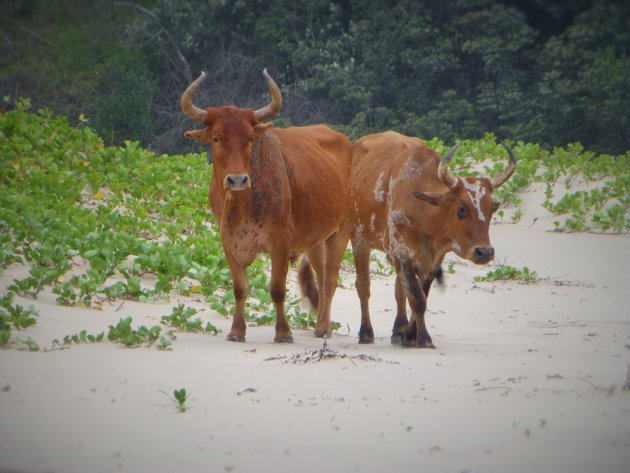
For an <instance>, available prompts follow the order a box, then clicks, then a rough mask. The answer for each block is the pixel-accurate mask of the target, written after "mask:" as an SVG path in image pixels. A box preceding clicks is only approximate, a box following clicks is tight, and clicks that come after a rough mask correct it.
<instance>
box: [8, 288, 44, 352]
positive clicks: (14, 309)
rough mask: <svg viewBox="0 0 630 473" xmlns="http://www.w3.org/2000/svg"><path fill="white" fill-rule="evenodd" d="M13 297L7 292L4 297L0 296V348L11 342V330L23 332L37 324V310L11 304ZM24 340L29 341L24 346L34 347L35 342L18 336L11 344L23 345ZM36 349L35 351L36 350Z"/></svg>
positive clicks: (11, 293)
mask: <svg viewBox="0 0 630 473" xmlns="http://www.w3.org/2000/svg"><path fill="white" fill-rule="evenodd" d="M14 297H15V295H14V294H13V292H7V293H6V294H5V295H4V296H0V346H6V345H8V344H9V343H10V342H11V341H12V340H11V335H12V332H11V330H12V329H17V330H23V329H25V328H28V327H30V326H32V325H35V324H36V323H37V319H36V318H35V317H36V316H37V315H38V314H37V310H36V309H35V308H34V307H33V306H29V307H27V308H24V307H22V306H21V305H18V304H13V298H14ZM26 340H29V341H28V342H27V343H26V344H27V345H30V346H29V349H31V347H34V346H35V345H37V344H35V342H32V343H31V341H30V338H29V339H27V338H25V337H24V336H18V337H17V338H16V339H15V340H13V342H16V343H17V344H22V345H23V344H24V343H25V341H26ZM33 344H34V345H33ZM38 349H39V347H37V349H36V350H38Z"/></svg>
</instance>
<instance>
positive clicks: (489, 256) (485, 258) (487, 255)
mask: <svg viewBox="0 0 630 473" xmlns="http://www.w3.org/2000/svg"><path fill="white" fill-rule="evenodd" d="M493 259H494V248H492V247H491V246H490V247H487V248H485V247H483V246H478V247H477V248H475V249H474V251H473V259H472V260H473V263H477V264H486V263H488V262H490V261H492V260H493Z"/></svg>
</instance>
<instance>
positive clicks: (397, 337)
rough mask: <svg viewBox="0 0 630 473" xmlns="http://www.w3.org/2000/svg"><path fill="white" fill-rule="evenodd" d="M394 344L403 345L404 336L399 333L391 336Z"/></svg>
mask: <svg viewBox="0 0 630 473" xmlns="http://www.w3.org/2000/svg"><path fill="white" fill-rule="evenodd" d="M391 341H392V345H397V346H401V345H402V344H403V336H402V335H401V334H399V333H395V334H394V335H392V338H391Z"/></svg>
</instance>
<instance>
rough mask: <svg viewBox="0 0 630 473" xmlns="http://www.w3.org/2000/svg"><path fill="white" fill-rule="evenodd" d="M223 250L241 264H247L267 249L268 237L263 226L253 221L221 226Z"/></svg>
mask: <svg viewBox="0 0 630 473" xmlns="http://www.w3.org/2000/svg"><path fill="white" fill-rule="evenodd" d="M221 242H222V244H223V250H224V251H225V252H226V253H229V254H230V255H232V256H233V257H234V259H236V261H237V263H238V264H240V265H241V266H249V265H250V264H251V263H252V262H253V261H254V259H255V258H256V256H258V255H259V254H260V253H262V252H265V251H266V252H268V251H269V247H270V245H269V243H270V237H269V235H268V233H267V232H265V231H264V228H263V227H262V226H261V225H260V224H257V223H255V222H253V221H249V220H247V221H244V222H241V223H239V224H238V225H229V224H228V225H224V226H223V228H221Z"/></svg>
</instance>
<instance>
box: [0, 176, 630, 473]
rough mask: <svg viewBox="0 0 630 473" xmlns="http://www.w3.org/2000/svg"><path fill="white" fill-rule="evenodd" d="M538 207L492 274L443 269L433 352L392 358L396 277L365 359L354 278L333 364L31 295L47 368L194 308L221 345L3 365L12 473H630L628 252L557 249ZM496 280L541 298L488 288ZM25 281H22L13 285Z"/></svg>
mask: <svg viewBox="0 0 630 473" xmlns="http://www.w3.org/2000/svg"><path fill="white" fill-rule="evenodd" d="M542 194H543V189H541V188H537V187H536V186H532V187H531V188H529V189H528V190H527V191H526V192H525V193H524V194H523V199H524V204H523V206H522V209H523V210H524V216H523V218H522V219H521V220H520V221H519V222H518V223H516V224H511V223H495V224H494V225H493V226H492V228H491V239H492V242H493V244H494V246H495V249H496V254H497V259H496V261H495V262H494V263H493V264H491V265H489V266H485V267H482V266H475V265H473V264H471V263H468V262H464V261H461V260H458V259H457V258H456V257H455V256H454V255H449V256H447V260H448V261H449V262H453V266H452V267H453V270H454V272H453V273H447V274H446V288H445V290H444V291H440V290H439V289H437V288H434V289H433V290H432V292H431V296H430V298H429V305H428V307H429V313H428V316H427V318H428V327H429V332H430V333H431V335H432V337H433V341H434V343H435V345H436V346H437V349H435V350H417V349H403V348H401V347H397V346H392V345H390V341H389V337H390V333H391V326H392V323H393V319H394V314H395V301H394V277H393V276H391V275H390V276H375V277H374V278H373V281H372V298H371V310H372V322H373V324H374V330H375V335H376V337H377V340H376V343H375V344H373V345H358V344H357V339H358V338H357V332H358V328H359V323H360V312H359V303H358V298H357V296H356V293H355V291H354V289H353V288H352V284H353V282H354V275H353V274H352V272H351V271H345V273H344V283H343V287H341V288H339V289H338V291H337V294H336V296H335V300H334V302H333V312H332V317H333V319H334V320H336V321H338V322H340V323H341V328H340V329H339V330H338V332H337V333H335V334H334V335H333V337H332V338H331V339H329V340H327V351H326V352H325V353H328V354H332V356H331V357H330V358H327V359H318V353H320V354H321V353H322V352H321V351H320V350H322V348H323V343H322V340H321V339H315V338H314V336H313V332H312V331H304V330H294V338H295V343H293V344H291V345H278V344H274V343H273V342H272V340H273V327H250V328H248V331H247V341H246V343H244V344H238V343H230V342H227V341H225V340H224V337H225V334H226V333H227V332H228V330H229V325H230V323H231V320H229V319H226V318H224V317H222V316H220V315H219V314H217V313H215V312H213V311H211V310H209V309H208V305H207V303H205V302H204V301H203V299H202V298H201V297H199V296H194V297H183V296H173V297H172V298H171V301H170V303H169V304H166V303H155V304H142V303H139V302H132V301H126V302H124V304H122V305H121V303H120V302H118V303H116V304H115V305H108V304H106V305H104V306H103V309H102V310H100V311H98V310H88V309H82V308H68V307H62V306H59V305H57V304H56V303H55V296H54V295H53V294H51V293H50V291H49V290H48V291H44V292H43V293H41V294H40V296H39V297H38V299H37V300H34V301H33V300H29V299H24V298H20V297H17V296H16V300H15V302H16V303H18V304H20V305H24V306H28V305H30V304H33V305H34V306H35V308H37V310H38V311H39V319H38V323H37V325H35V326H34V327H32V328H30V329H28V330H27V331H26V332H25V334H28V335H29V336H31V337H32V338H33V339H34V340H35V341H37V342H38V343H39V344H40V346H41V347H42V348H43V349H47V350H48V349H50V348H52V346H53V345H52V341H53V340H54V339H62V338H63V337H64V336H65V335H68V334H74V333H78V332H79V331H81V330H87V332H88V333H97V332H101V331H105V332H106V333H107V327H108V326H109V325H110V324H115V323H116V322H117V321H118V320H119V319H121V318H123V317H127V316H131V317H133V320H134V325H140V324H145V325H154V324H158V323H159V321H160V317H161V316H163V315H167V314H169V313H170V311H171V308H172V306H175V305H177V304H179V303H184V304H185V305H186V306H189V307H194V308H196V309H198V310H199V311H200V312H199V315H200V317H202V318H203V319H204V320H208V321H211V322H212V323H213V324H214V325H216V326H217V327H218V328H220V329H221V330H222V331H223V333H221V334H219V335H218V336H213V335H202V334H187V333H178V334H177V340H176V341H175V342H174V343H173V345H172V351H158V350H156V349H155V347H152V348H136V349H127V348H125V347H124V346H122V345H120V344H113V343H110V342H105V343H97V344H81V345H73V346H71V347H69V348H67V349H63V350H60V349H56V350H52V351H44V350H40V351H38V352H33V353H31V352H28V351H19V350H15V349H7V350H2V351H0V419H1V425H2V427H1V428H0V472H3V473H5V472H29V473H31V472H42V473H43V472H59V473H62V472H63V473H71V472H81V473H85V472H115V471H127V472H150V471H151V472H197V471H199V472H201V471H203V472H277V473H281V472H294V471H299V472H301V473H308V472H324V471H327V472H375V473H376V472H386V471H426V472H456V473H460V472H488V473H490V472H497V473H503V472H506V471H509V472H512V473H520V472H522V473H526V472H537V471H539V472H571V473H592V472H605V473H626V472H628V471H630V391H629V390H628V389H624V386H625V387H628V384H627V383H628V382H629V379H628V376H630V374H629V371H628V370H629V366H630V310H629V309H628V304H627V293H628V290H629V288H630V274H629V269H628V268H629V267H630V235H601V234H590V233H579V234H577V233H573V234H571V233H557V232H553V224H552V220H553V217H552V216H551V215H550V214H547V213H546V212H545V210H544V209H543V208H542V207H541V206H540V202H542V200H543V199H544V197H543V195H542ZM506 220H509V219H507V218H506ZM497 264H508V265H512V266H515V267H518V268H522V267H524V266H527V267H528V268H530V269H531V270H533V271H536V272H537V273H538V276H539V280H538V281H537V282H535V283H532V284H523V283H519V282H475V281H474V280H473V278H474V277H475V276H483V275H485V274H486V273H487V272H488V270H490V269H494V268H496V265H497ZM26 272H27V269H26V268H24V267H22V266H16V265H14V266H11V267H10V268H9V269H8V270H7V271H5V272H4V273H3V274H2V275H0V284H1V285H2V287H3V288H6V286H7V285H9V284H10V283H11V282H12V281H13V278H16V277H20V276H23V275H24V274H26ZM290 278H291V280H292V281H294V280H295V275H294V274H293V273H292V274H291V275H290ZM291 290H292V291H295V284H294V282H293V283H292V286H291ZM180 388H185V389H186V391H187V393H189V398H188V400H187V401H186V407H187V409H186V411H185V412H179V411H178V409H177V405H176V402H175V401H174V400H173V398H172V396H173V390H175V389H180Z"/></svg>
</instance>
